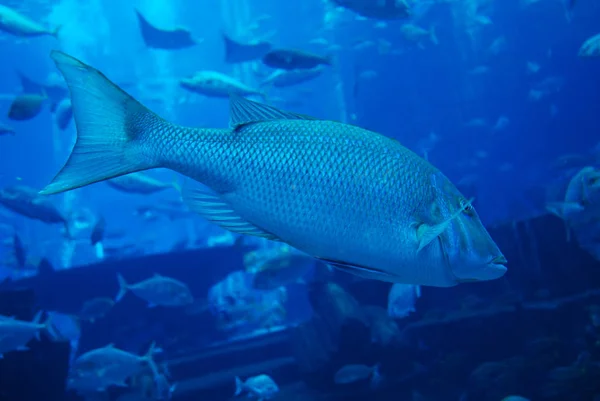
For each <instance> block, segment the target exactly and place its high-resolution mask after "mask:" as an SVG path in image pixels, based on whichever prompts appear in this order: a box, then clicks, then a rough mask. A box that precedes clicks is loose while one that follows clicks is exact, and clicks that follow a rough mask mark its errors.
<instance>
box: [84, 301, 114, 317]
mask: <svg viewBox="0 0 600 401" xmlns="http://www.w3.org/2000/svg"><path fill="white" fill-rule="evenodd" d="M113 306H115V301H114V300H113V299H111V298H108V297H98V298H92V299H90V300H88V301H85V302H84V303H83V306H82V307H81V311H80V312H79V318H80V319H81V320H85V321H88V322H90V323H94V322H95V321H96V320H97V319H100V318H103V317H104V316H106V314H107V313H108V312H109V311H110V310H111V309H112V307H113Z"/></svg>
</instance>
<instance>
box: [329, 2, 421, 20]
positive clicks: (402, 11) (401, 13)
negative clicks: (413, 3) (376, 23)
mask: <svg viewBox="0 0 600 401" xmlns="http://www.w3.org/2000/svg"><path fill="white" fill-rule="evenodd" d="M332 1H333V3H334V4H336V5H338V6H339V7H344V8H347V9H349V10H352V11H354V12H355V13H357V14H359V15H361V16H363V17H366V18H373V19H379V20H395V19H405V18H409V17H410V16H411V15H412V12H411V7H410V6H409V5H408V2H407V1H405V0H378V1H373V0H332Z"/></svg>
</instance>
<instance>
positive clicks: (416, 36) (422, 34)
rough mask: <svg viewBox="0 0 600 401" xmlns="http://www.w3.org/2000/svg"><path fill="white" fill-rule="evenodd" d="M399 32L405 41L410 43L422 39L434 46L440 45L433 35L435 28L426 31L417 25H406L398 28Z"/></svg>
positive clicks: (434, 34)
mask: <svg viewBox="0 0 600 401" xmlns="http://www.w3.org/2000/svg"><path fill="white" fill-rule="evenodd" d="M400 32H401V33H402V36H404V38H405V39H407V40H410V41H412V42H421V41H422V40H423V39H424V38H428V39H429V40H430V41H431V43H433V44H434V45H437V44H439V43H440V42H439V40H438V38H437V35H436V33H435V26H432V27H431V28H429V30H427V29H424V28H421V27H420V26H418V25H415V24H411V23H406V24H403V25H402V26H401V27H400Z"/></svg>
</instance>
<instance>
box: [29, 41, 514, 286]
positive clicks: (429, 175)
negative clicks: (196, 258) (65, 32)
mask: <svg viewBox="0 0 600 401" xmlns="http://www.w3.org/2000/svg"><path fill="white" fill-rule="evenodd" d="M52 57H53V59H54V61H55V63H56V65H57V66H58V69H59V70H60V71H61V72H62V74H63V76H64V77H65V80H66V82H67V84H68V86H69V88H70V90H71V93H72V101H73V110H74V114H75V119H76V125H77V131H78V132H77V141H76V143H75V146H74V148H73V151H72V153H71V156H70V157H69V159H68V161H67V163H66V164H65V166H64V167H63V168H62V170H61V171H60V172H59V173H58V174H57V175H56V177H55V178H54V179H53V180H52V182H51V183H50V184H49V185H48V186H46V188H44V189H43V190H42V191H41V192H40V193H41V194H45V195H49V194H56V193H61V192H65V191H68V190H72V189H75V188H79V187H82V186H85V185H89V184H92V183H95V182H99V181H104V180H107V179H110V178H113V177H116V176H119V175H123V174H128V173H131V172H133V171H141V170H147V169H151V168H168V169H171V170H174V171H176V172H179V173H181V174H184V175H186V176H187V177H188V178H190V180H188V184H186V186H185V187H184V188H183V190H182V198H183V199H184V200H185V202H186V204H187V205H188V207H189V208H190V210H193V211H195V212H196V213H198V214H200V215H202V216H204V217H205V218H207V219H208V220H209V221H212V222H214V223H215V224H218V225H220V226H221V227H223V228H226V229H227V230H229V231H232V232H234V233H238V234H246V235H253V236H256V237H261V238H267V239H272V240H278V241H281V242H283V243H286V244H288V245H290V246H292V247H294V248H296V249H298V250H300V251H302V252H305V253H307V254H309V255H311V256H314V257H317V258H318V259H319V260H321V261H322V262H323V263H326V264H329V265H331V266H334V267H337V268H339V269H342V270H345V271H347V272H349V273H352V274H355V275H358V276H361V277H364V278H371V279H376V280H382V281H388V282H398V283H405V284H415V285H431V286H440V287H447V286H455V285H458V284H460V283H465V282H474V281H486V280H494V279H497V278H499V277H502V276H503V275H504V274H505V273H506V270H507V269H506V266H505V265H506V263H507V260H506V258H505V257H504V255H503V254H502V252H501V251H500V249H499V248H498V246H497V245H496V243H495V242H494V240H493V239H492V238H491V236H490V234H489V233H488V231H487V230H486V228H485V227H484V226H483V224H482V222H481V220H480V219H479V216H478V214H477V212H476V210H475V208H474V207H473V205H472V200H468V199H466V198H465V197H464V195H462V194H461V193H460V191H459V190H458V189H457V188H456V186H454V185H453V184H452V182H451V181H450V180H449V179H448V178H447V177H446V176H444V175H443V174H442V173H441V172H440V171H439V170H438V169H437V168H435V167H434V166H433V165H431V164H430V163H429V162H427V161H426V160H425V159H423V158H421V157H420V156H418V155H417V154H415V153H414V152H412V151H410V150H409V149H407V148H406V147H404V146H402V145H401V144H400V143H399V142H398V141H396V140H394V139H391V138H387V137H385V136H383V135H380V134H377V133H375V132H372V131H368V130H366V129H363V128H360V127H357V126H353V125H350V124H344V123H340V122H336V121H327V120H320V119H316V118H313V117H309V116H304V115H301V114H298V113H293V112H288V111H284V110H279V109H277V108H274V107H271V106H268V105H265V104H261V103H258V102H254V101H250V100H247V99H244V98H242V97H239V96H236V95H233V96H231V106H230V108H231V123H230V128H224V129H214V128H189V127H180V126H177V125H175V124H172V123H169V122H167V121H165V120H163V119H161V118H160V117H158V116H157V115H156V114H154V113H152V112H151V111H150V110H148V109H146V108H145V107H144V106H142V105H141V104H140V103H138V102H137V101H136V100H134V99H133V98H132V97H131V96H129V95H127V94H126V93H125V92H123V91H122V90H121V89H120V88H119V87H117V86H116V85H115V84H113V83H112V82H111V81H109V80H108V79H107V78H106V77H105V75H103V74H102V73H100V72H99V71H98V70H96V69H94V68H92V67H90V66H88V65H86V64H84V63H82V62H81V61H79V60H77V59H75V58H73V57H71V56H68V55H67V54H65V53H61V52H58V51H54V52H52ZM81 82H85V83H86V84H85V85H82V84H81ZM340 155H343V157H342V156H340ZM195 182H197V183H202V184H203V187H201V188H200V187H198V186H196V184H194V183H195Z"/></svg>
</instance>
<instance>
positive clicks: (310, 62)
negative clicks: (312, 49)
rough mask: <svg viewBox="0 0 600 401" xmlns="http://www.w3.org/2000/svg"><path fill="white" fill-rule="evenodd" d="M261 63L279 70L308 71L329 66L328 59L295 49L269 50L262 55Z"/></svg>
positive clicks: (329, 61)
mask: <svg viewBox="0 0 600 401" xmlns="http://www.w3.org/2000/svg"><path fill="white" fill-rule="evenodd" d="M262 62H263V64H265V65H267V66H269V67H271V68H278V69H281V70H309V69H313V68H315V67H318V66H320V65H331V60H330V59H329V58H328V57H323V56H319V55H318V54H313V53H308V52H304V51H301V50H295V49H275V50H271V51H270V52H268V53H267V54H265V55H264V57H263V58H262Z"/></svg>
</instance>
